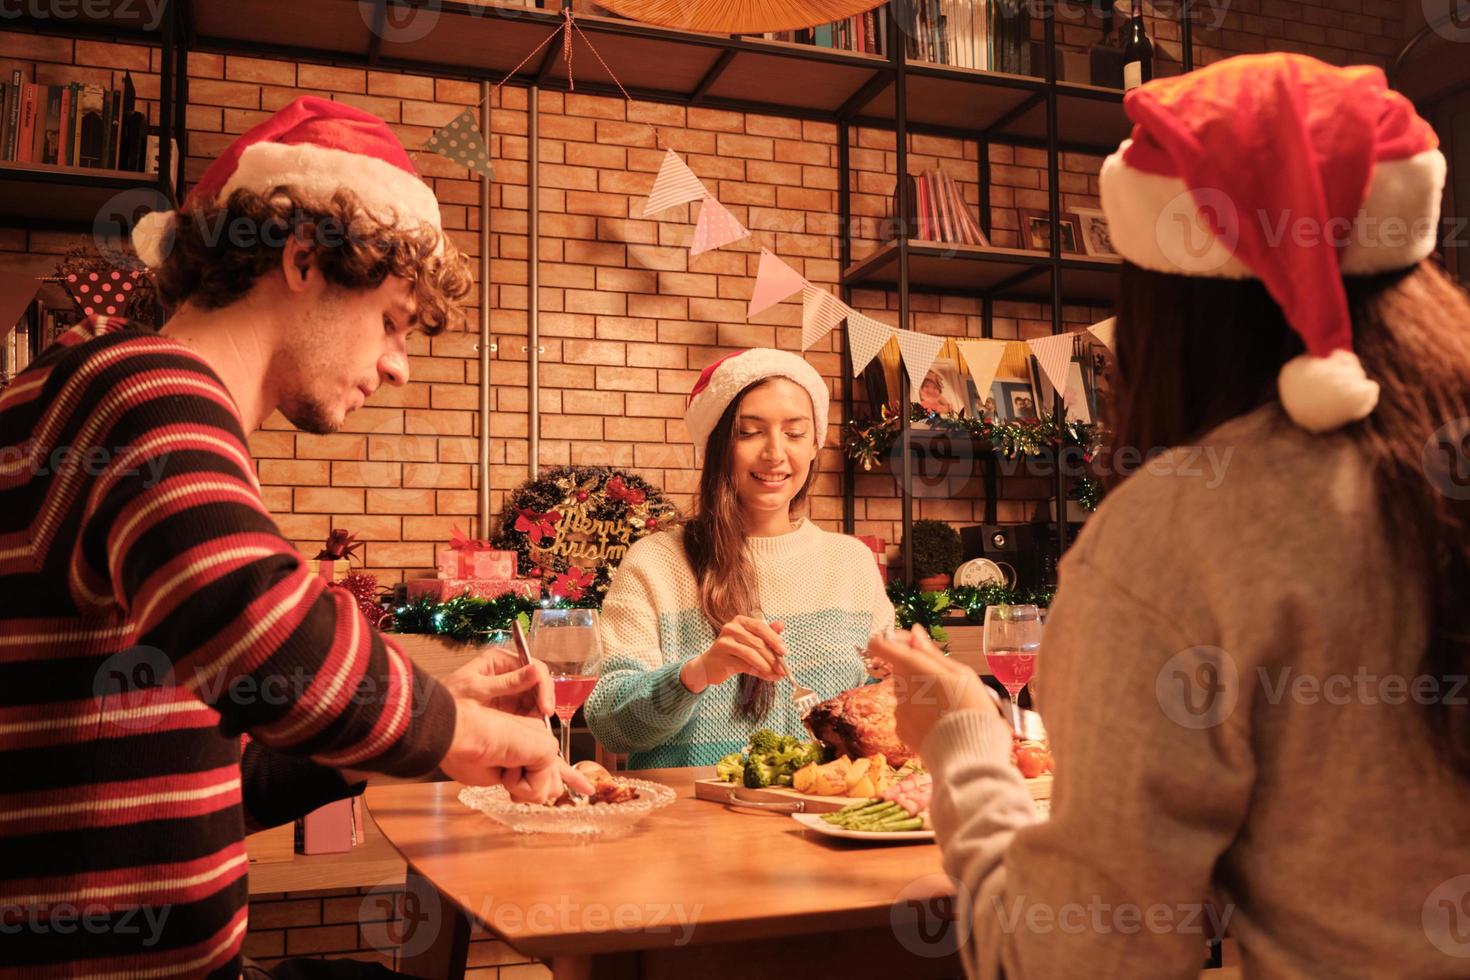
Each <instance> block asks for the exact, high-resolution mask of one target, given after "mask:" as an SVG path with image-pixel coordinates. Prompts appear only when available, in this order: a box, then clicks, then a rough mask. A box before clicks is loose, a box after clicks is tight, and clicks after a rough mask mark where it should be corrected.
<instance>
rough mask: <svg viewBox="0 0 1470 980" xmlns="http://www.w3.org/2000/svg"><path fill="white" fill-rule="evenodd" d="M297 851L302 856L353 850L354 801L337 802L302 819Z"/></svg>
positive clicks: (320, 808) (319, 808)
mask: <svg viewBox="0 0 1470 980" xmlns="http://www.w3.org/2000/svg"><path fill="white" fill-rule="evenodd" d="M299 826H300V834H299V835H298V844H297V849H298V850H299V851H300V852H301V853H302V854H340V853H342V852H343V851H350V850H352V800H350V799H347V800H337V801H336V802H334V803H328V804H327V805H326V806H323V807H318V808H317V809H315V810H313V811H311V812H310V813H308V814H307V815H306V816H304V817H302V818H301V822H300V825H299Z"/></svg>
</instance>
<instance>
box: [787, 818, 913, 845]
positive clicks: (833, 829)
mask: <svg viewBox="0 0 1470 980" xmlns="http://www.w3.org/2000/svg"><path fill="white" fill-rule="evenodd" d="M791 819H792V820H795V821H796V822H797V823H799V824H801V825H802V826H803V827H805V828H807V829H808V830H815V831H816V832H817V833H819V834H826V835H827V836H828V837H843V838H846V839H847V840H865V841H875V842H878V843H886V842H888V841H911V840H933V839H934V831H932V830H892V831H872V830H848V829H847V828H846V827H838V826H837V825H835V824H830V823H828V822H827V821H825V820H823V819H822V818H821V816H820V815H818V814H815V813H793V814H792V815H791Z"/></svg>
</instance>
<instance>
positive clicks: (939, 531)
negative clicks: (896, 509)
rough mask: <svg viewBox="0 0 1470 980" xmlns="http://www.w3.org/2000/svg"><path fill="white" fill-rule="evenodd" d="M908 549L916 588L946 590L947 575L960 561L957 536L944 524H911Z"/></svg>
mask: <svg viewBox="0 0 1470 980" xmlns="http://www.w3.org/2000/svg"><path fill="white" fill-rule="evenodd" d="M908 546H909V548H910V553H911V554H912V555H913V556H914V579H915V580H916V581H917V582H918V585H919V588H921V589H923V590H924V591H925V592H938V591H939V590H940V589H947V588H949V583H950V581H951V579H950V576H951V575H952V574H953V573H954V570H955V569H956V568H958V567H959V565H960V562H961V561H962V560H963V558H964V546H963V545H962V544H961V543H960V533H959V532H958V531H956V530H955V529H954V528H952V527H950V526H949V525H948V524H946V523H945V522H944V521H914V526H913V530H912V531H911V532H910V537H909V541H908Z"/></svg>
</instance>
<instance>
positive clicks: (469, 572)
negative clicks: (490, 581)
mask: <svg viewBox="0 0 1470 980" xmlns="http://www.w3.org/2000/svg"><path fill="white" fill-rule="evenodd" d="M434 558H435V565H436V567H437V568H438V570H439V577H440V578H495V579H509V578H515V577H516V553H515V552H514V551H483V550H481V551H469V550H466V549H464V548H456V547H454V546H453V545H444V546H443V547H441V548H440V549H439V550H438V552H437V553H436V554H435V556H434Z"/></svg>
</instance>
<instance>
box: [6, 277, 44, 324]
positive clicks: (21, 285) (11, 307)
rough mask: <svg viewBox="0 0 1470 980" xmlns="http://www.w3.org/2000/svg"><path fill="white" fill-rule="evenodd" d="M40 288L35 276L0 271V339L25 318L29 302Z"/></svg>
mask: <svg viewBox="0 0 1470 980" xmlns="http://www.w3.org/2000/svg"><path fill="white" fill-rule="evenodd" d="M40 288H41V283H40V282H39V281H38V280H37V279H36V277H35V276H32V275H27V274H26V273H24V272H5V271H0V339H3V338H4V337H5V335H6V334H8V333H10V331H11V328H12V327H14V326H15V324H16V322H17V321H19V320H20V318H21V317H22V316H25V312H26V307H27V306H30V305H31V300H33V299H35V298H36V290H38V289H40Z"/></svg>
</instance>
